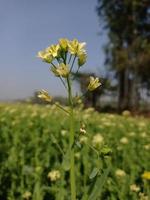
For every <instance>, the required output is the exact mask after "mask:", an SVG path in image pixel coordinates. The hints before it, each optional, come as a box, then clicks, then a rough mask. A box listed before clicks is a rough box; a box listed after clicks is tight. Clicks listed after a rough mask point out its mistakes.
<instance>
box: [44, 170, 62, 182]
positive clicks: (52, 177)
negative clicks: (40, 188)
mask: <svg viewBox="0 0 150 200" xmlns="http://www.w3.org/2000/svg"><path fill="white" fill-rule="evenodd" d="M47 177H48V178H49V179H50V180H51V181H52V182H54V181H57V180H58V179H60V177H61V174H60V171H58V170H53V171H50V172H49V173H48V175H47Z"/></svg>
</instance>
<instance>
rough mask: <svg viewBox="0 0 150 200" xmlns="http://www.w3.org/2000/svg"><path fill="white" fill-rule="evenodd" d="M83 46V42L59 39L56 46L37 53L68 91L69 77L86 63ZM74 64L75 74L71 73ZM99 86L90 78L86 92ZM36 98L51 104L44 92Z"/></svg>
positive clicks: (98, 83)
mask: <svg viewBox="0 0 150 200" xmlns="http://www.w3.org/2000/svg"><path fill="white" fill-rule="evenodd" d="M85 45H86V43H85V42H79V41H78V40H77V39H73V40H68V39H66V38H61V39H60V40H59V42H58V44H55V45H51V46H49V47H47V48H46V49H44V50H43V51H39V52H38V57H39V58H41V59H42V61H44V62H46V63H48V64H50V66H51V67H50V70H51V72H52V73H53V74H54V75H55V76H56V77H59V78H60V79H61V82H62V83H63V85H64V86H65V88H66V89H68V88H67V86H68V81H69V82H70V80H71V79H70V77H71V76H72V75H73V74H77V73H78V71H79V69H80V67H81V66H82V65H84V64H85V62H86V59H87V54H86V50H85ZM75 63H76V64H77V69H76V70H75V72H76V73H73V68H74V64H75ZM74 76H75V75H74ZM73 79H74V78H73ZM69 84H70V83H69ZM100 85H101V83H100V81H99V79H98V78H94V77H92V76H91V77H90V81H89V84H88V86H87V90H89V91H93V90H95V89H96V88H98V87H99V86H100ZM38 97H39V98H41V99H43V100H45V101H47V102H51V99H52V98H51V97H50V96H49V95H48V93H47V92H46V91H45V90H42V91H41V92H40V93H39V95H38Z"/></svg>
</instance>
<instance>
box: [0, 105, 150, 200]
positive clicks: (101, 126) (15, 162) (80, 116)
mask: <svg viewBox="0 0 150 200" xmlns="http://www.w3.org/2000/svg"><path fill="white" fill-rule="evenodd" d="M75 114H76V119H75V131H76V140H77V143H80V145H76V144H74V145H75V147H74V149H75V164H76V168H75V173H76V176H77V180H78V182H77V198H78V199H83V200H88V199H91V200H94V199H95V200H96V199H97V200H99V199H105V200H114V199H120V200H126V199H130V200H135V199H140V198H139V193H140V192H141V193H145V195H148V192H149V182H146V181H144V180H142V177H141V175H142V174H143V172H144V171H149V169H150V162H149V150H150V137H149V136H150V121H149V120H147V119H143V118H137V119H136V118H135V119H134V118H132V117H130V116H118V115H110V114H99V113H97V112H95V111H94V110H93V109H91V108H89V109H86V110H83V111H82V110H81V109H79V108H76V110H75ZM65 116H66V114H65V113H64V112H63V111H59V110H58V108H57V107H56V106H54V105H53V106H52V105H46V106H39V105H30V104H15V105H8V104H6V105H0V155H1V156H0V199H2V200H6V199H8V200H20V199H32V200H49V199H51V200H70V199H69V196H70V187H69V181H70V180H69V172H68V161H67V160H68V159H69V158H68V154H67V152H68V142H69V141H68V137H67V136H68V134H69V122H68V120H67V119H66V117H65ZM80 121H82V122H84V123H85V125H86V133H85V135H80V134H79V131H80ZM62 149H63V151H62ZM62 166H64V167H65V169H66V170H64V169H63V168H62ZM53 170H57V171H59V172H60V178H59V177H58V179H57V180H55V181H52V179H50V178H49V177H50V176H48V174H49V172H52V171H53ZM119 170H122V171H123V172H122V171H119ZM91 172H92V173H91ZM133 184H136V185H137V186H139V188H140V190H139V191H138V192H134V191H132V190H131V189H130V186H131V185H133Z"/></svg>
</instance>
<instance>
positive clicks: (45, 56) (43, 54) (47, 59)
mask: <svg viewBox="0 0 150 200" xmlns="http://www.w3.org/2000/svg"><path fill="white" fill-rule="evenodd" d="M37 56H38V57H39V58H41V59H42V60H43V61H44V62H47V63H51V62H52V61H53V57H52V55H51V54H50V53H49V52H48V51H47V49H45V50H43V51H39V52H38V55H37Z"/></svg>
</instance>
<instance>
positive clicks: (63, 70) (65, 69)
mask: <svg viewBox="0 0 150 200" xmlns="http://www.w3.org/2000/svg"><path fill="white" fill-rule="evenodd" d="M51 71H52V72H53V73H54V74H55V76H62V77H64V78H66V77H67V76H68V74H69V66H68V65H65V64H64V63H61V64H59V65H58V67H54V66H52V67H51Z"/></svg>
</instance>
